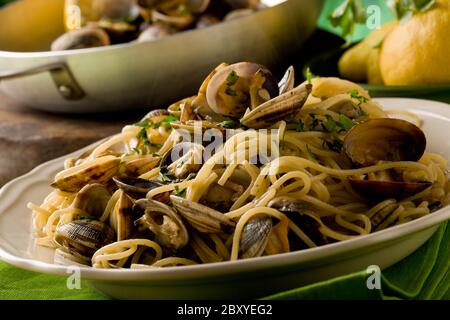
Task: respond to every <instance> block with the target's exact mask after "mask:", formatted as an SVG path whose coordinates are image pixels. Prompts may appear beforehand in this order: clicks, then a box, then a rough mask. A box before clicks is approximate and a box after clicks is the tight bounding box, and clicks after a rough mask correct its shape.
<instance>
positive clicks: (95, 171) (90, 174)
mask: <svg viewBox="0 0 450 320" xmlns="http://www.w3.org/2000/svg"><path fill="white" fill-rule="evenodd" d="M119 164H120V159H118V158H116V157H114V156H104V157H101V158H96V159H93V160H91V161H88V162H85V163H83V164H81V165H79V166H76V167H72V168H69V169H66V170H64V171H61V172H60V173H58V174H57V175H56V177H55V182H53V183H52V184H51V186H52V187H53V188H57V189H59V190H61V191H65V192H78V191H80V190H81V188H83V187H84V186H85V185H87V184H92V183H99V184H106V183H107V182H108V181H109V180H110V179H111V178H112V177H113V176H115V175H116V174H117V172H118V171H119Z"/></svg>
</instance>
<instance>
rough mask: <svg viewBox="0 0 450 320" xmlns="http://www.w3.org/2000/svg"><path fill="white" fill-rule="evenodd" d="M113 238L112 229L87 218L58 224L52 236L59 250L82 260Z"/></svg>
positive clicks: (110, 241) (89, 256)
mask: <svg viewBox="0 0 450 320" xmlns="http://www.w3.org/2000/svg"><path fill="white" fill-rule="evenodd" d="M114 240H115V234H114V230H113V229H111V228H110V227H109V226H108V225H106V224H104V223H103V222H100V221H96V220H87V219H86V220H74V221H72V222H69V223H66V224H63V225H59V226H58V227H57V228H56V232H55V238H54V241H55V243H56V244H57V245H58V247H59V248H60V249H61V250H63V251H64V252H66V253H69V254H71V255H74V256H75V257H77V258H79V259H82V260H83V259H85V258H91V257H92V255H93V254H94V253H95V251H97V250H98V249H100V248H101V247H103V246H105V245H107V244H109V243H112V242H113V241H114Z"/></svg>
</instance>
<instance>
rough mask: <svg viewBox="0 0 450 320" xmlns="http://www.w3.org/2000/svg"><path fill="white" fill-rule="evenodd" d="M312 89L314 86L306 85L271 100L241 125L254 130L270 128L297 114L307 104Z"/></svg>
mask: <svg viewBox="0 0 450 320" xmlns="http://www.w3.org/2000/svg"><path fill="white" fill-rule="evenodd" d="M311 89H312V86H311V85H310V84H307V83H306V84H302V85H300V86H298V87H296V88H294V89H292V90H291V91H288V92H286V93H285V94H283V95H281V96H278V97H276V98H274V99H271V100H269V101H267V102H265V103H263V104H262V105H260V106H258V107H257V108H256V109H253V110H252V111H250V112H248V113H246V114H245V115H244V117H242V119H241V124H242V125H244V126H246V127H249V128H254V129H261V128H267V127H270V126H271V125H273V124H274V123H276V122H278V121H280V120H283V119H285V118H286V116H288V115H293V114H296V113H297V112H298V111H299V110H300V109H301V108H302V107H303V105H304V104H305V102H306V99H307V98H308V96H309V94H310V93H311Z"/></svg>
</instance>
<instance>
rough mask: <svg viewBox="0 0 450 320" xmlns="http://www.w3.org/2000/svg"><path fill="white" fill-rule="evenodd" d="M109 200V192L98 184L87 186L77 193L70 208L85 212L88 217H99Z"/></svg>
mask: <svg viewBox="0 0 450 320" xmlns="http://www.w3.org/2000/svg"><path fill="white" fill-rule="evenodd" d="M109 199H111V193H110V192H109V190H108V189H107V188H106V187H105V186H103V185H101V184H98V183H94V184H88V185H86V186H84V187H83V188H82V189H81V190H80V192H78V193H77V196H76V197H75V199H74V201H73V203H72V207H74V208H77V209H79V210H81V211H84V212H86V213H87V214H88V215H89V216H92V217H100V216H101V215H102V214H103V212H104V211H105V208H106V206H107V204H108V201H109Z"/></svg>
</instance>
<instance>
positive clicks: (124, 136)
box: [89, 128, 140, 160]
mask: <svg viewBox="0 0 450 320" xmlns="http://www.w3.org/2000/svg"><path fill="white" fill-rule="evenodd" d="M136 129H137V130H131V131H129V132H126V133H119V134H116V135H115V136H112V137H111V138H110V139H109V140H107V141H105V142H103V143H102V144H101V145H99V146H98V147H97V148H95V149H94V151H92V153H91V155H90V156H89V159H90V160H92V159H95V158H98V157H99V156H100V155H102V154H103V153H104V152H105V151H107V150H108V149H109V148H111V147H112V146H114V145H116V144H118V143H119V142H126V141H128V140H129V139H131V138H134V137H136V136H137V135H138V133H139V130H140V129H139V128H136Z"/></svg>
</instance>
